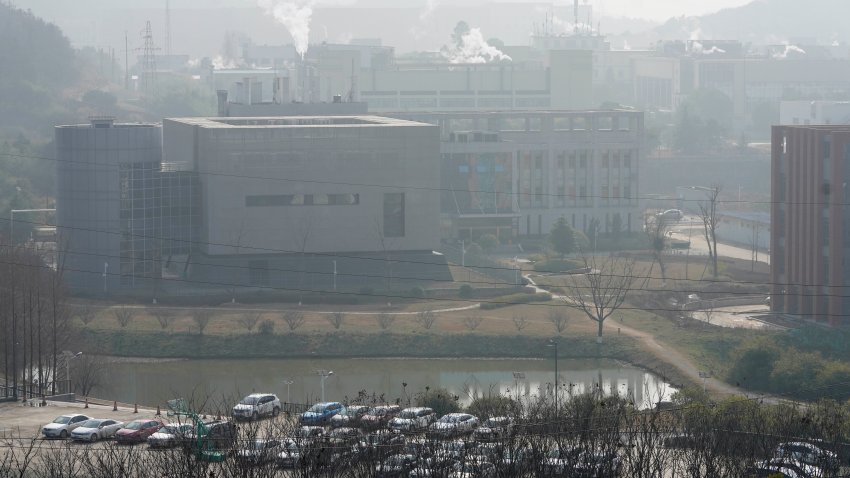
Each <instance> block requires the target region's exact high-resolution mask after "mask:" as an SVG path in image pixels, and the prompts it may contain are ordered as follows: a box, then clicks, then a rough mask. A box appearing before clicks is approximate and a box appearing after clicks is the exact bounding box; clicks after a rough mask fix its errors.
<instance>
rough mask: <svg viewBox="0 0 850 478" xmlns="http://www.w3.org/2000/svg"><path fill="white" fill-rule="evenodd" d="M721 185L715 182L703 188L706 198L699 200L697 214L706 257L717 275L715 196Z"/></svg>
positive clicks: (713, 274)
mask: <svg viewBox="0 0 850 478" xmlns="http://www.w3.org/2000/svg"><path fill="white" fill-rule="evenodd" d="M720 190H721V186H720V185H719V184H715V185H713V186H711V187H710V188H706V189H705V195H706V200H705V201H700V202H699V203H698V205H699V215H700V219H702V225H703V237H704V238H705V244H706V245H707V246H708V259H709V260H710V261H711V272H712V276H713V277H717V228H718V226H719V217H718V216H717V197H718V196H719V195H720Z"/></svg>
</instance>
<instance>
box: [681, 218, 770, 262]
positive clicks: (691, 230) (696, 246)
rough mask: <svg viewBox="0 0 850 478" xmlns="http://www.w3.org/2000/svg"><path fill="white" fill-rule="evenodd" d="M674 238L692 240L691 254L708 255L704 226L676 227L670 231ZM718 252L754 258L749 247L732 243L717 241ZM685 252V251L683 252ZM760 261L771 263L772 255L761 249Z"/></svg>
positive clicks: (734, 257) (734, 256)
mask: <svg viewBox="0 0 850 478" xmlns="http://www.w3.org/2000/svg"><path fill="white" fill-rule="evenodd" d="M670 237H672V238H673V239H677V240H681V241H688V240H689V239H688V238H689V237H690V241H691V255H702V256H707V255H708V245H707V244H706V243H705V238H704V236H703V229H702V226H699V227H676V228H675V229H673V230H672V231H671V233H670ZM717 252H718V254H720V257H731V258H733V259H741V260H745V261H750V260H752V259H753V252H752V250H750V249H749V248H746V247H740V246H735V245H732V244H724V243H722V242H718V243H717ZM683 253H684V252H683ZM758 262H763V263H765V264H768V265H769V264H770V255H769V254H768V253H767V252H764V251H759V253H758Z"/></svg>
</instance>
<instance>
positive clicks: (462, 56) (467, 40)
mask: <svg viewBox="0 0 850 478" xmlns="http://www.w3.org/2000/svg"><path fill="white" fill-rule="evenodd" d="M443 55H444V56H445V57H446V58H447V59H448V60H449V63H490V62H493V61H512V60H511V57H510V56H508V55H505V54H504V53H502V51H501V50H499V49H498V48H496V47H494V46H492V45H490V44H488V43H487V41H486V40H484V36H483V35H482V34H481V29H480V28H471V29H470V30H469V33H467V34H465V35H464V36H463V37H462V38H461V43H460V45H458V46H453V47H447V48H446V49H444V50H443Z"/></svg>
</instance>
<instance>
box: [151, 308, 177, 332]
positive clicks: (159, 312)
mask: <svg viewBox="0 0 850 478" xmlns="http://www.w3.org/2000/svg"><path fill="white" fill-rule="evenodd" d="M151 314H152V315H153V316H154V317H155V318H156V321H157V322H159V327H160V328H161V329H162V330H166V329H168V327H170V326H171V324H172V323H173V322H174V317H175V315H176V314H175V313H174V311H173V310H171V309H166V308H164V307H157V308H155V309H153V310H152V311H151Z"/></svg>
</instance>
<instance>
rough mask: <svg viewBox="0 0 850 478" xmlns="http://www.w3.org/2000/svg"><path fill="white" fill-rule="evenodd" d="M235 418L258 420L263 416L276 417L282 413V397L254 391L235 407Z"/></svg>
mask: <svg viewBox="0 0 850 478" xmlns="http://www.w3.org/2000/svg"><path fill="white" fill-rule="evenodd" d="M232 413H233V418H235V419H240V418H241V419H245V420H256V419H258V418H260V417H261V416H265V415H268V416H272V417H276V416H277V414H278V413H280V399H279V398H277V395H275V394H273V393H252V394H251V395H248V396H247V397H245V398H243V399H242V400H240V401H239V403H238V404H236V406H235V407H233V412H232Z"/></svg>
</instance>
